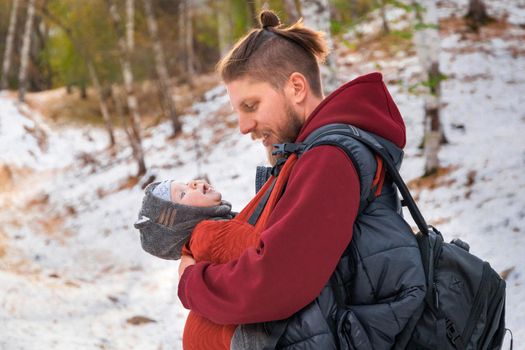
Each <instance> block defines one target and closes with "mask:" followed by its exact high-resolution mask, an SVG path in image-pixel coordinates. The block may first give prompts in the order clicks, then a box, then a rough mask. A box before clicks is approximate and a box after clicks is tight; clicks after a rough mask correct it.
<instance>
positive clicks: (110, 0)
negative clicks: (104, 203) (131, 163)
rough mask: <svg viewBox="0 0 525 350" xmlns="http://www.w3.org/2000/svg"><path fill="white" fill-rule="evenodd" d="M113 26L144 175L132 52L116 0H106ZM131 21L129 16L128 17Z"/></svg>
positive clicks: (135, 153) (133, 142)
mask: <svg viewBox="0 0 525 350" xmlns="http://www.w3.org/2000/svg"><path fill="white" fill-rule="evenodd" d="M106 2H107V4H108V7H109V13H110V17H111V20H112V22H113V27H114V28H115V32H116V33H117V40H118V50H119V61H120V66H121V70H122V78H123V80H124V88H125V90H126V102H127V105H128V109H129V113H130V115H131V123H130V126H131V133H132V136H133V137H132V138H131V148H132V150H133V156H134V158H135V160H136V161H137V164H138V172H137V176H142V175H144V174H145V173H146V163H145V161H144V151H143V148H142V138H141V135H140V115H139V110H138V103H137V98H136V96H135V92H134V89H133V72H132V70H131V52H130V50H129V47H128V45H127V44H126V35H125V33H124V28H123V26H122V23H121V22H122V21H121V18H120V15H119V13H118V9H117V5H116V4H115V1H114V0H106ZM128 21H129V18H128Z"/></svg>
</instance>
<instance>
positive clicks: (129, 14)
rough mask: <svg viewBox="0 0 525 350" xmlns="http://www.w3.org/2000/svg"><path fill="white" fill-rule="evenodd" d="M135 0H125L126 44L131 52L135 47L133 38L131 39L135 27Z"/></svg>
mask: <svg viewBox="0 0 525 350" xmlns="http://www.w3.org/2000/svg"><path fill="white" fill-rule="evenodd" d="M134 2H135V1H134V0H126V19H127V20H126V44H127V45H128V50H129V52H133V49H134V48H135V40H133V34H134V32H135V31H134V27H135V3H134Z"/></svg>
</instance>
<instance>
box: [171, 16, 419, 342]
mask: <svg viewBox="0 0 525 350" xmlns="http://www.w3.org/2000/svg"><path fill="white" fill-rule="evenodd" d="M261 23H262V28H261V29H256V30H253V31H252V32H251V33H249V34H248V35H247V36H246V37H244V38H242V39H241V40H240V41H239V42H238V43H237V44H236V45H235V47H234V48H233V49H232V50H231V52H230V53H229V54H228V55H227V56H226V57H225V58H224V59H223V60H222V61H221V62H220V64H219V66H218V68H219V72H220V73H221V76H222V78H223V80H224V82H225V83H226V87H227V89H228V93H229V97H230V101H231V104H232V106H233V108H234V110H235V111H236V112H237V113H238V117H239V127H240V130H241V132H242V133H243V134H248V133H249V134H251V136H252V138H253V139H254V140H261V141H262V143H263V145H264V147H265V148H266V149H267V150H268V153H269V155H270V154H271V151H272V145H273V144H276V143H285V142H302V141H304V140H305V138H306V137H307V136H308V135H309V134H310V133H311V132H312V131H314V130H316V129H318V128H319V127H321V126H323V125H327V124H331V123H344V124H351V125H353V126H356V127H358V128H361V129H363V130H367V131H369V132H372V133H374V134H375V135H378V136H381V137H382V138H384V139H386V140H389V141H390V142H392V143H393V144H394V145H395V146H397V147H398V148H400V149H401V148H403V147H404V145H405V125H404V123H403V120H402V117H401V115H400V113H399V111H398V109H397V107H396V105H395V103H394V102H393V100H392V98H391V96H390V94H389V93H388V91H387V89H386V87H385V85H384V83H383V82H382V77H381V75H380V74H379V73H373V74H369V75H366V76H362V77H360V78H358V79H355V80H353V81H351V82H349V83H347V84H345V85H343V86H341V87H340V88H339V89H338V90H336V91H335V92H334V93H332V94H331V95H330V96H328V97H327V98H324V96H323V94H322V86H321V80H320V74H319V62H322V61H323V60H324V58H325V57H326V55H327V49H326V44H325V42H324V40H323V37H322V34H321V33H319V32H315V31H313V30H310V29H308V28H305V27H304V26H303V25H302V24H301V23H296V24H294V25H292V26H291V27H288V28H281V27H280V23H279V20H278V18H277V17H276V16H275V14H273V13H272V12H270V11H264V12H263V13H262V14H261ZM372 159H373V158H372ZM271 161H272V162H275V159H272V160H271ZM374 167H375V163H374ZM358 171H359V170H358V169H356V168H355V167H354V165H353V163H352V161H351V160H350V159H349V156H348V155H347V154H346V153H345V152H344V151H343V150H341V149H340V148H339V147H334V146H332V145H323V146H318V147H315V148H313V149H311V150H309V151H308V152H305V153H304V155H302V157H301V158H300V159H299V160H298V161H297V163H296V165H295V167H294V169H293V171H292V173H291V175H290V178H289V180H288V183H287V187H286V190H285V192H284V194H283V196H282V198H281V199H280V201H279V203H278V204H277V206H276V207H275V209H274V211H273V213H272V214H271V216H270V218H269V220H268V223H267V225H266V229H265V230H264V231H263V232H262V234H261V240H260V244H259V246H258V247H257V248H256V249H248V250H246V251H245V252H244V254H243V255H242V256H241V257H240V258H239V259H237V260H234V261H232V262H229V263H226V264H212V263H209V262H199V263H197V264H195V262H194V261H193V260H192V259H191V258H188V257H185V258H184V259H183V260H182V261H181V265H180V268H179V274H180V280H179V290H178V295H179V298H180V300H181V301H182V303H183V305H184V306H185V307H186V308H188V309H191V310H192V311H194V312H196V313H198V314H200V315H202V316H204V317H206V318H208V319H209V320H211V321H213V322H215V323H218V324H251V323H258V322H266V321H271V320H283V319H287V318H290V317H291V316H292V315H297V313H298V311H299V310H301V309H303V310H304V308H305V306H307V305H309V304H310V303H311V302H312V301H314V300H316V301H317V303H318V304H319V307H318V309H320V310H321V313H322V316H323V317H324V318H325V319H326V320H327V321H326V322H324V319H323V322H324V324H323V327H324V328H323V331H322V332H321V333H323V334H322V335H321V334H320V333H319V334H316V332H318V331H315V330H314V328H311V329H306V328H305V325H304V324H303V323H301V325H299V326H298V328H297V329H298V332H299V335H298V338H297V339H292V338H293V337H291V338H290V339H288V341H287V342H288V345H289V346H292V345H293V346H292V348H301V349H302V348H312V349H329V348H336V347H340V346H341V345H340V344H339V345H338V341H336V340H334V339H333V337H334V336H333V334H332V333H334V332H335V328H337V326H336V325H335V324H334V323H333V322H335V321H333V317H332V316H333V314H334V313H335V311H334V309H333V307H329V308H324V309H323V306H324V304H325V302H324V301H326V300H328V299H327V298H321V296H322V295H320V294H322V292H323V291H324V290H325V289H324V287H325V286H326V285H327V282H328V281H329V279H330V277H331V276H332V274H333V273H334V270H335V269H336V267H337V266H338V263H339V262H340V259H341V256H342V255H343V253H344V251H345V249H346V248H347V246H348V244H349V243H350V241H351V239H352V235H353V232H354V228H355V226H354V225H355V223H356V217H357V215H358V210H359V207H360V201H361V197H362V194H363V193H368V192H366V191H369V188H368V187H370V186H369V184H367V188H365V187H361V184H360V176H359V172H358ZM373 171H375V168H374V169H373ZM361 175H363V174H361ZM364 175H368V174H364ZM372 175H373V172H372ZM392 193H393V192H392ZM392 196H394V197H395V194H392ZM394 197H393V198H394ZM396 198H397V197H396ZM398 209H399V208H398ZM396 215H397V214H396ZM400 220H401V219H400ZM414 244H415V243H414ZM414 246H415V245H414ZM415 247H416V248H415V249H417V246H415ZM418 254H419V253H418ZM385 271H386V270H385ZM373 283H375V282H374V281H373V282H372V284H373ZM323 293H324V292H323ZM374 295H375V294H374ZM374 300H376V302H377V300H378V299H374ZM314 304H315V303H314ZM314 306H315V305H314ZM410 310H412V309H410ZM317 313H318V314H319V312H317ZM328 313H330V314H331V315H328ZM405 316H406V315H405ZM405 316H403V317H404V318H406V319H408V316H407V317H405ZM308 317H310V316H308ZM308 317H305V318H304V319H308ZM379 317H382V316H379ZM388 317H390V316H388ZM388 317H385V319H388ZM396 317H397V316H396ZM393 319H394V321H393V322H396V320H395V318H393ZM330 320H331V321H330ZM405 321H406V320H404V319H403V320H401V321H399V327H400V328H402V327H403V326H404V322H405ZM316 323H317V324H318V323H319V322H317V321H316ZM325 325H326V327H325ZM372 328H373V327H371V328H370V329H372ZM326 329H329V331H326ZM368 331H369V330H368V329H367V332H368ZM399 331H400V330H399V329H396V330H395V331H392V332H393V333H395V332H398V333H399ZM370 332H373V330H371V331H370ZM319 336H321V338H322V339H321V338H319ZM393 336H395V334H393V335H392V336H388V337H386V336H383V335H379V336H378V337H377V339H380V338H385V339H380V341H382V342H383V341H384V344H386V345H385V346H386V347H387V345H388V346H391V345H392V343H393ZM316 337H317V338H316ZM373 337H374V335H369V338H370V339H372V338H373ZM386 338H388V339H386ZM305 341H306V342H305ZM371 341H372V340H371ZM297 344H302V345H297ZM304 344H309V345H304ZM281 345H282V346H285V345H287V344H286V343H281Z"/></svg>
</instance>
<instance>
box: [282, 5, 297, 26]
mask: <svg viewBox="0 0 525 350" xmlns="http://www.w3.org/2000/svg"><path fill="white" fill-rule="evenodd" d="M300 6H301V5H300V3H299V2H298V1H296V0H285V1H284V8H285V11H286V14H287V16H288V21H289V24H292V23H295V22H297V21H298V20H299V18H301V7H300Z"/></svg>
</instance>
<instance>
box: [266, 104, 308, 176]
mask: <svg viewBox="0 0 525 350" xmlns="http://www.w3.org/2000/svg"><path fill="white" fill-rule="evenodd" d="M285 118H286V123H285V124H284V128H282V129H280V130H277V134H276V135H275V136H276V137H277V140H276V143H291V142H294V141H295V140H296V139H297V136H299V132H300V131H301V128H302V127H303V121H302V120H301V117H299V114H297V113H296V112H295V111H294V109H293V108H292V106H291V105H290V104H289V103H288V102H286V104H285ZM273 150H274V148H273V145H270V146H268V147H267V148H266V152H267V154H266V155H267V157H268V162H270V164H271V165H272V166H274V165H275V164H276V163H277V160H278V159H279V158H281V157H283V155H282V154H280V155H273V154H272V152H273Z"/></svg>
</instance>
